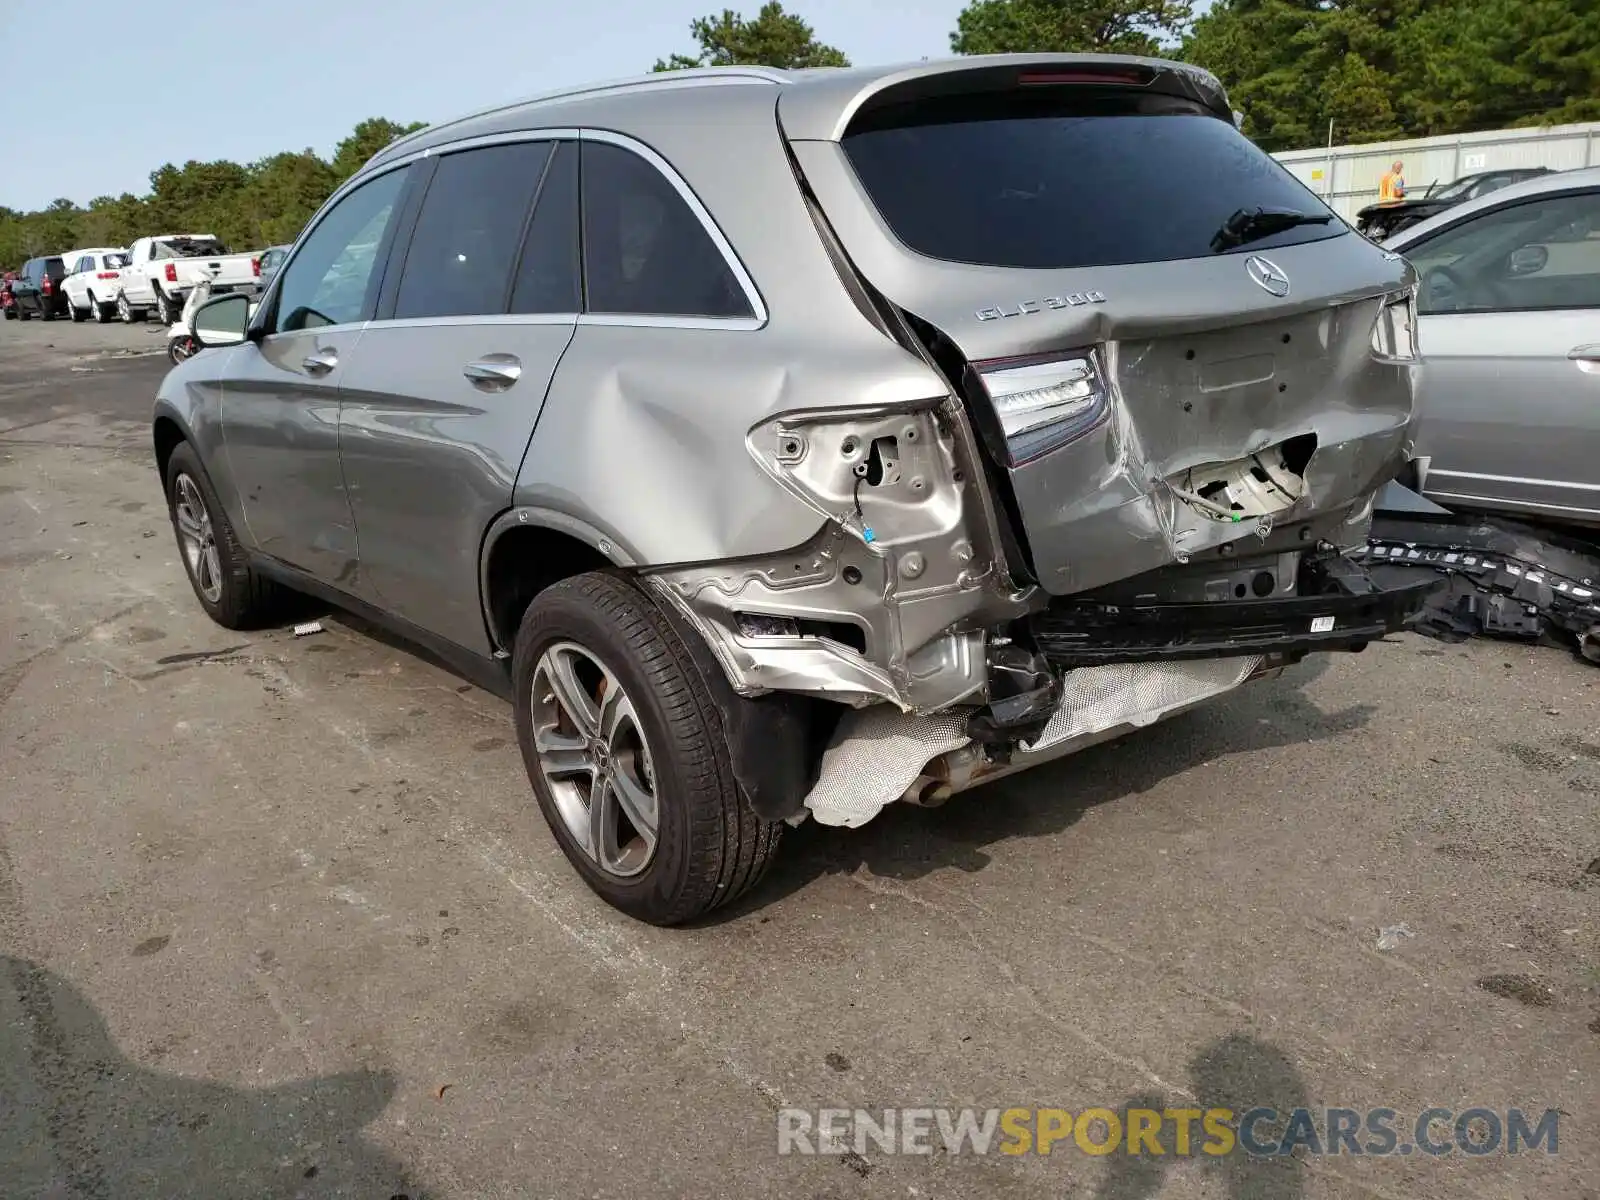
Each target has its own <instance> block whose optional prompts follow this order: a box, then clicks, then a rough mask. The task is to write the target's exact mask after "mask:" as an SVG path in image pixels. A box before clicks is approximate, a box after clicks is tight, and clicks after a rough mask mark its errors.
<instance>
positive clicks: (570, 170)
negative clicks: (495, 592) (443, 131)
mask: <svg viewBox="0 0 1600 1200" xmlns="http://www.w3.org/2000/svg"><path fill="white" fill-rule="evenodd" d="M576 151H577V146H576V144H575V143H570V142H569V143H554V142H547V141H516V142H508V143H504V144H500V145H492V146H482V147H478V148H475V149H470V150H462V151H457V152H454V153H446V154H443V155H440V156H439V157H438V158H437V167H436V168H435V169H434V171H433V175H432V178H431V181H429V182H428V184H427V191H426V193H425V195H424V197H423V200H422V207H421V209H420V211H419V212H418V216H417V222H416V228H415V232H414V233H413V234H412V235H411V237H410V240H409V245H408V246H406V247H405V248H404V250H403V252H402V250H401V248H399V247H397V248H396V252H395V254H394V256H393V257H394V261H395V262H396V263H399V262H401V261H402V259H403V261H404V268H403V270H402V271H401V274H400V276H399V279H398V282H397V283H393V282H391V283H386V284H385V287H384V298H383V300H382V301H380V308H379V313H378V319H377V320H374V321H373V322H372V324H371V325H370V326H369V327H368V329H367V331H366V333H365V335H364V336H363V337H362V341H361V345H360V347H359V348H358V350H357V352H356V354H355V356H354V359H353V360H352V363H351V366H350V368H349V371H348V373H347V374H346V375H345V378H344V391H343V394H342V397H341V405H340V416H339V425H340V445H341V451H342V456H343V461H344V474H345V481H346V483H347V485H348V486H349V489H350V502H351V507H352V509H353V512H354V516H355V523H356V527H357V529H358V530H359V531H360V535H361V562H362V575H363V579H364V583H365V585H366V586H367V587H368V588H370V589H372V591H373V592H374V593H375V596H374V599H376V600H377V601H378V602H379V603H380V604H382V606H383V607H384V608H385V609H387V610H388V611H390V612H393V613H395V614H397V615H398V616H400V617H402V618H404V619H405V620H407V621H409V622H411V623H412V624H414V625H417V626H420V627H421V628H423V629H425V630H427V631H428V632H430V633H432V634H435V635H437V636H440V637H444V638H447V639H449V640H450V641H453V642H455V643H456V644H457V645H460V646H463V647H466V648H467V649H470V650H474V651H477V652H479V653H487V652H488V649H489V644H488V637H487V634H486V632H485V628H484V621H483V610H482V608H481V602H480V592H479V585H478V566H479V553H480V550H481V548H482V543H483V535H484V533H485V531H486V530H487V529H488V528H489V526H490V524H491V523H492V522H493V521H494V519H495V518H496V517H497V516H499V515H500V514H501V513H502V512H504V511H505V510H506V509H507V508H508V507H509V506H510V504H511V494H512V490H513V488H514V486H515V484H516V479H517V471H518V468H519V467H520V466H521V464H522V456H523V453H524V451H525V450H526V449H527V446H528V440H529V438H530V437H531V436H532V434H533V428H534V425H535V423H536V422H537V421H538V418H539V411H540V408H541V407H542V406H543V404H544V398H545V393H546V391H547V390H548V388H549V386H550V380H551V378H552V376H553V375H554V374H555V370H556V366H557V364H558V363H559V362H560V360H561V356H562V354H563V352H564V351H565V350H566V348H567V344H568V342H570V341H571V340H572V334H573V330H574V329H575V328H576V324H577V313H578V309H579V307H580V292H579V284H578V217H577V194H578V174H577V170H578V167H577V153H576ZM530 214H531V215H530ZM396 269H397V270H398V269H399V268H396Z"/></svg>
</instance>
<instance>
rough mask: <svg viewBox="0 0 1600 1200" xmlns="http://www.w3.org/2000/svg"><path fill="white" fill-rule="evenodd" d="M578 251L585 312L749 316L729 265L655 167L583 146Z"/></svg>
mask: <svg viewBox="0 0 1600 1200" xmlns="http://www.w3.org/2000/svg"><path fill="white" fill-rule="evenodd" d="M583 248H584V272H585V282H586V285H587V290H588V299H589V311H590V312H592V313H615V314H628V315H639V316H667V317H750V316H754V315H755V314H754V312H753V311H752V310H751V307H750V301H749V298H748V297H747V296H746V295H745V293H744V289H743V288H741V287H740V286H739V281H738V280H737V278H735V276H734V274H733V270H732V268H730V267H729V266H728V260H727V259H725V258H724V257H723V256H722V251H721V250H720V249H719V248H718V247H717V244H716V242H714V241H712V239H711V235H710V234H709V233H708V232H707V231H706V227H705V226H704V225H703V224H701V222H700V218H699V217H698V216H696V215H695V212H694V210H693V209H691V208H690V207H689V205H688V203H687V202H686V201H685V200H684V198H683V197H682V196H681V195H679V194H678V190H677V188H675V187H674V186H673V185H672V184H671V183H670V182H669V181H668V180H667V178H666V176H665V175H663V174H662V173H661V172H660V171H659V170H657V169H656V167H655V165H654V164H652V163H650V162H647V161H645V159H643V158H641V157H640V156H639V155H637V154H635V153H633V152H632V151H631V150H625V149H623V148H622V147H621V146H613V145H611V144H610V143H608V142H584V143H583Z"/></svg>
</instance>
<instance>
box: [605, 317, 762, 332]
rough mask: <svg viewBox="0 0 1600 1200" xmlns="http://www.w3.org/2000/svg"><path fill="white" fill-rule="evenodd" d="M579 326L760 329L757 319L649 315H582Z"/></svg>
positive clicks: (760, 320) (760, 324)
mask: <svg viewBox="0 0 1600 1200" xmlns="http://www.w3.org/2000/svg"><path fill="white" fill-rule="evenodd" d="M578 324H579V325H599V326H612V327H617V328H622V329H738V330H754V329H761V328H762V327H763V326H765V325H766V322H765V321H764V320H762V319H760V318H759V317H672V316H665V315H663V316H653V315H651V314H649V313H583V314H581V315H580V316H579V317H578Z"/></svg>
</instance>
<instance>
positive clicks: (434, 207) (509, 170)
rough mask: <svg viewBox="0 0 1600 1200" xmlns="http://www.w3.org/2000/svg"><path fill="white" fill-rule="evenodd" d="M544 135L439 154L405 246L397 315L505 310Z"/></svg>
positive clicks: (545, 150)
mask: <svg viewBox="0 0 1600 1200" xmlns="http://www.w3.org/2000/svg"><path fill="white" fill-rule="evenodd" d="M550 149H551V147H550V143H549V142H511V143H508V144H506V145H503V146H485V147H484V148H482V149H479V150H464V151H461V152H459V153H456V154H449V155H446V156H444V157H443V158H441V159H440V160H439V166H438V169H437V170H436V172H435V173H434V177H433V182H432V183H430V184H429V185H428V194H427V197H426V198H425V199H424V200H423V202H422V212H421V214H420V215H419V216H418V217H417V227H416V231H415V232H414V233H413V234H412V235H411V246H410V249H409V250H407V251H406V258H405V270H404V272H403V273H402V275H401V277H400V290H399V293H398V295H397V296H396V299H395V311H394V315H395V317H396V318H401V319H404V318H409V317H456V316H477V315H483V314H490V313H502V312H504V311H505V305H506V290H507V288H508V287H509V286H510V283H511V268H512V266H513V264H514V263H515V262H516V256H517V243H518V241H519V240H520V238H521V237H522V229H523V225H524V224H525V223H526V221H527V219H528V210H529V209H530V208H531V207H532V206H533V198H534V193H535V191H536V190H537V189H538V187H539V180H540V177H541V176H542V175H543V174H544V169H545V165H546V164H547V163H548V162H549V159H550Z"/></svg>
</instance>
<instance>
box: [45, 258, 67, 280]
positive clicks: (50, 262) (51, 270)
mask: <svg viewBox="0 0 1600 1200" xmlns="http://www.w3.org/2000/svg"><path fill="white" fill-rule="evenodd" d="M44 269H45V273H46V274H47V275H49V276H50V278H51V279H64V278H66V274H67V268H66V264H64V263H63V262H62V261H61V260H60V259H59V258H47V259H45V260H44Z"/></svg>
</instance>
